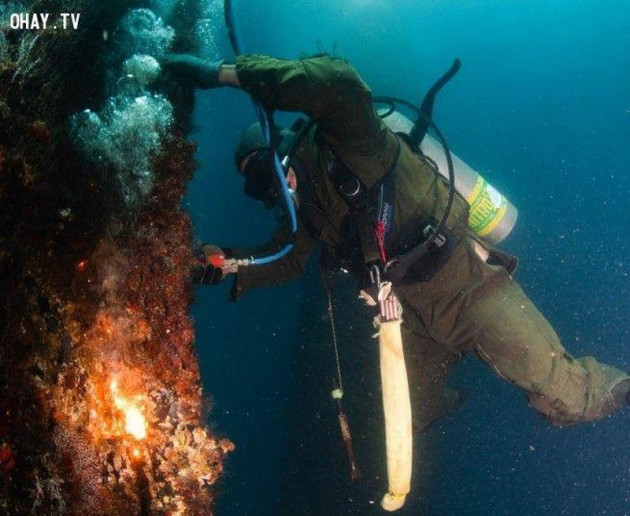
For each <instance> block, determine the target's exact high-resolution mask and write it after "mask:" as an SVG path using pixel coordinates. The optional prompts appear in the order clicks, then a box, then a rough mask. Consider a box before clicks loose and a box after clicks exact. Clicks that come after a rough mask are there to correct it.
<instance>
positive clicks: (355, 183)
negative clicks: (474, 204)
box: [282, 60, 460, 285]
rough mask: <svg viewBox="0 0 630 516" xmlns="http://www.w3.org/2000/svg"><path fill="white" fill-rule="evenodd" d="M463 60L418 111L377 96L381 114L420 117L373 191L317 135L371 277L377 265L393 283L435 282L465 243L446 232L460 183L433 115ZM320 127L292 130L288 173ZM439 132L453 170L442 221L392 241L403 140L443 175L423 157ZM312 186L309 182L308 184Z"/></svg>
mask: <svg viewBox="0 0 630 516" xmlns="http://www.w3.org/2000/svg"><path fill="white" fill-rule="evenodd" d="M459 67H460V62H459V60H455V62H454V63H453V65H452V66H451V68H450V69H449V70H448V71H447V72H446V73H445V74H444V75H443V76H442V77H440V79H439V80H438V81H436V83H435V84H434V85H433V86H432V87H431V88H430V90H429V91H428V92H427V94H426V95H425V98H424V100H423V102H422V104H421V107H420V108H418V107H416V106H415V105H413V104H411V103H410V102H407V101H405V100H402V99H398V98H394V97H375V98H374V99H373V102H374V103H375V104H386V105H387V106H389V110H388V111H387V112H386V113H384V114H383V115H381V116H382V117H384V116H387V115H388V114H389V113H391V112H392V111H394V110H395V105H396V104H401V105H403V106H405V107H407V108H408V109H411V110H412V111H414V112H415V113H416V114H417V120H416V123H415V124H414V126H413V129H412V130H411V132H410V134H405V133H396V151H395V153H394V157H393V159H392V161H391V163H390V165H389V167H388V168H387V170H386V171H385V173H384V174H383V176H382V177H381V179H380V180H379V181H378V183H377V184H376V185H374V186H373V187H371V188H370V189H369V190H368V189H367V188H366V186H365V185H364V184H363V182H362V181H361V180H360V179H359V178H358V177H357V176H356V175H355V174H354V173H353V172H352V171H351V170H350V169H349V168H348V167H347V166H345V165H344V163H343V161H342V160H341V159H339V158H338V157H337V155H336V154H335V151H334V149H333V148H332V146H330V145H329V144H328V143H327V142H326V141H325V139H324V138H323V137H322V136H321V134H318V133H317V132H316V135H315V142H316V144H317V146H318V148H319V149H320V150H321V152H322V154H323V156H324V159H325V163H326V172H327V175H328V177H329V178H330V180H331V182H332V183H333V185H334V186H335V189H336V190H337V192H338V193H339V194H340V195H341V197H342V198H343V199H344V201H345V202H346V204H347V206H348V210H349V214H350V218H351V221H352V227H353V228H354V234H355V236H356V240H358V247H359V249H360V254H361V262H362V269H363V270H362V272H363V273H368V272H370V271H371V270H372V269H373V267H374V266H377V267H378V268H379V271H380V274H381V275H382V277H383V278H384V279H386V280H388V281H390V282H392V283H393V284H395V285H396V284H402V283H407V282H412V281H418V280H420V281H426V280H429V279H430V278H431V277H432V276H433V275H434V274H435V273H436V272H437V271H438V270H439V269H440V267H441V266H442V265H444V263H446V261H447V260H448V258H449V256H450V254H451V252H452V251H453V249H454V248H455V246H456V245H457V243H458V241H459V238H458V237H457V236H455V235H454V234H453V233H452V232H451V231H449V229H448V228H447V227H446V221H447V219H448V216H449V214H450V209H451V205H452V202H453V198H454V193H455V187H454V185H455V178H454V171H453V164H452V160H451V156H450V152H449V149H448V146H447V144H446V141H445V139H444V137H443V136H442V134H441V132H440V131H439V129H438V128H437V127H436V125H435V123H434V122H433V120H432V117H431V114H432V110H433V104H434V100H435V96H436V95H437V93H438V92H439V91H440V89H441V88H442V87H443V86H444V85H445V84H446V83H447V82H448V81H449V80H450V79H451V78H452V77H453V76H454V75H455V73H457V71H458V70H459ZM314 126H315V120H313V119H310V120H308V121H306V122H304V121H303V120H298V122H297V123H296V124H294V126H293V127H292V130H293V131H294V132H295V133H296V135H295V137H294V138H293V140H292V141H291V142H290V144H289V145H288V148H287V151H286V155H285V157H284V159H283V160H282V165H283V167H284V168H285V169H288V167H289V165H290V163H292V160H293V157H294V155H295V151H296V149H297V147H298V145H299V144H300V142H301V141H302V140H303V139H304V138H305V137H306V135H307V134H308V133H309V132H310V131H311V130H312V129H313V127H314ZM429 127H433V129H434V131H435V133H436V135H437V136H438V139H439V140H440V141H441V143H442V147H443V149H444V153H445V155H446V159H447V164H448V169H449V191H448V199H447V203H446V206H445V209H444V213H443V215H442V217H441V219H440V220H437V219H436V218H435V217H428V218H426V219H425V220H412V221H411V222H409V223H408V224H407V225H406V226H405V227H403V228H401V230H400V231H399V235H398V238H397V239H396V241H391V238H390V237H391V232H392V229H393V223H394V207H395V195H396V167H397V164H398V159H399V157H400V152H401V141H400V140H403V141H404V142H405V144H407V145H408V146H409V147H410V148H411V149H412V151H413V152H415V153H417V154H418V155H419V156H421V157H422V159H424V160H427V162H428V163H429V164H431V166H432V168H434V169H435V170H434V171H435V173H436V174H437V167H436V166H435V164H433V163H432V162H431V160H430V158H428V157H425V156H423V155H422V153H421V151H420V142H421V141H422V139H423V138H424V136H425V135H426V133H427V130H428V128H429ZM307 184H308V181H307Z"/></svg>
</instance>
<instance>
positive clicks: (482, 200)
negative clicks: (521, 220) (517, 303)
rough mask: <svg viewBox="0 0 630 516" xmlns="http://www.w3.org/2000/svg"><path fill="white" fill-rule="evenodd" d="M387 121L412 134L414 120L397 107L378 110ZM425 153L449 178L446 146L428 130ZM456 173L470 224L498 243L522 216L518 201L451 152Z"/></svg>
mask: <svg viewBox="0 0 630 516" xmlns="http://www.w3.org/2000/svg"><path fill="white" fill-rule="evenodd" d="M378 111H379V115H381V119H382V120H383V122H384V123H385V125H386V126H387V127H388V129H390V130H391V131H392V132H394V133H402V134H406V135H409V134H410V133H411V131H412V128H413V127H414V122H412V121H411V120H410V119H409V118H407V117H406V116H405V115H403V114H402V113H401V112H400V111H396V110H391V109H388V110H386V111H385V110H382V109H380V110H378ZM419 148H420V151H421V152H422V154H424V155H425V156H427V157H428V158H430V159H431V160H432V161H433V162H434V163H435V165H436V167H437V169H438V172H439V173H440V175H441V176H443V177H444V178H445V179H446V180H448V179H449V174H448V164H447V160H446V156H445V154H444V151H443V149H442V146H441V145H440V143H438V141H437V140H436V139H435V138H434V137H433V136H431V135H430V134H425V136H424V138H422V141H421V142H420V144H419ZM451 157H452V161H453V171H454V173H455V174H454V175H455V190H456V191H457V192H458V193H459V194H460V195H461V196H462V197H463V198H464V199H466V201H467V202H468V204H469V205H470V215H469V218H468V226H469V228H470V229H471V230H472V231H473V232H474V233H475V234H476V235H477V236H479V237H481V238H483V239H484V240H486V241H487V242H489V243H491V244H498V243H499V242H501V241H502V240H503V239H505V237H507V236H508V235H509V234H510V233H511V231H512V229H514V225H515V224H516V219H517V217H518V211H517V209H516V208H515V207H514V205H513V204H512V203H511V202H510V201H509V200H508V199H507V198H506V197H505V196H504V195H503V194H502V193H501V192H499V191H498V190H497V189H496V188H494V187H493V186H492V185H491V184H490V183H488V181H486V180H485V179H484V178H483V176H482V175H481V174H479V173H478V172H477V171H475V170H474V169H473V168H471V167H470V166H469V165H468V164H467V163H466V162H464V161H463V160H461V159H460V158H458V157H457V156H456V155H455V154H454V153H452V152H451Z"/></svg>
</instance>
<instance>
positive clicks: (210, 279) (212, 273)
mask: <svg viewBox="0 0 630 516" xmlns="http://www.w3.org/2000/svg"><path fill="white" fill-rule="evenodd" d="M197 259H198V260H199V265H198V266H197V267H195V270H194V271H193V281H194V282H195V283H201V284H203V285H217V284H219V283H220V282H221V281H223V280H224V279H225V278H226V277H227V276H229V275H230V274H232V273H235V272H236V270H237V267H236V265H233V264H232V263H231V262H230V261H228V260H226V256H225V252H224V251H223V250H222V249H221V248H220V247H217V246H214V245H208V244H204V245H203V246H202V248H201V249H200V250H199V251H198V252H197Z"/></svg>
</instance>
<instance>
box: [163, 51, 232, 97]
mask: <svg viewBox="0 0 630 516" xmlns="http://www.w3.org/2000/svg"><path fill="white" fill-rule="evenodd" d="M161 65H162V68H163V69H164V70H166V71H167V72H169V73H171V74H172V75H174V76H175V77H177V78H182V79H188V80H190V81H192V82H193V83H194V85H195V87H196V88H203V89H209V88H216V87H218V86H222V83H221V82H219V72H220V71H221V65H223V61H216V62H211V61H206V60H204V59H199V58H198V57H194V56H191V55H189V54H166V55H165V56H164V58H163V59H162V62H161Z"/></svg>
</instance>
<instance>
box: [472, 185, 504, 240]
mask: <svg viewBox="0 0 630 516" xmlns="http://www.w3.org/2000/svg"><path fill="white" fill-rule="evenodd" d="M466 201H468V204H469V205H470V212H469V215H468V226H469V227H470V229H472V230H473V231H474V232H475V233H476V234H477V235H479V236H480V237H483V236H486V235H488V234H489V233H491V232H492V230H493V229H495V228H496V227H497V226H498V225H499V223H500V222H501V220H502V219H503V217H504V216H505V212H506V211H507V207H508V205H507V200H506V199H505V197H503V195H501V194H500V193H499V192H498V191H497V190H496V189H495V188H494V187H493V186H492V185H491V184H490V183H488V181H486V180H485V179H484V178H483V177H481V176H479V177H478V178H477V183H476V184H475V187H474V188H473V190H472V192H471V193H470V195H469V196H468V198H467V199H466Z"/></svg>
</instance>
